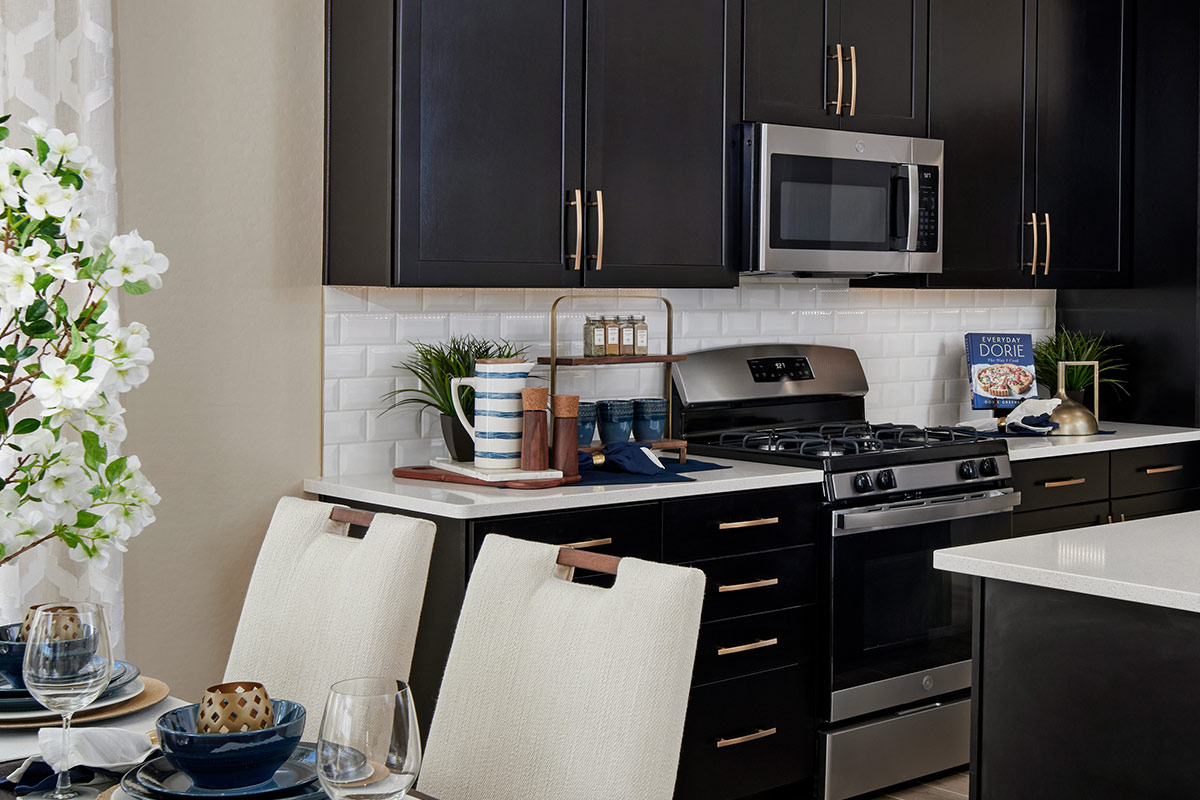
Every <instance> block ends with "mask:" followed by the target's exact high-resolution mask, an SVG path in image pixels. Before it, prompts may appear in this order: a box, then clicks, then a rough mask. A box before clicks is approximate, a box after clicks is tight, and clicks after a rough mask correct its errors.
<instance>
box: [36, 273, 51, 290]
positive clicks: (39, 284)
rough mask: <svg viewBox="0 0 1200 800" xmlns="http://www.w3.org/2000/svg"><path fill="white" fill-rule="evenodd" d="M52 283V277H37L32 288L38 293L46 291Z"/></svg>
mask: <svg viewBox="0 0 1200 800" xmlns="http://www.w3.org/2000/svg"><path fill="white" fill-rule="evenodd" d="M52 283H54V276H53V275H38V276H37V278H35V279H34V281H33V288H34V289H36V290H37V291H39V292H44V291H46V287H47V286H49V285H50V284H52Z"/></svg>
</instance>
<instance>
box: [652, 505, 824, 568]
mask: <svg viewBox="0 0 1200 800" xmlns="http://www.w3.org/2000/svg"><path fill="white" fill-rule="evenodd" d="M819 491H820V490H819V489H817V488H814V487H811V486H796V487H785V488H782V489H771V490H769V491H760V492H738V493H736V494H721V495H712V496H708V497H693V498H689V499H687V500H668V501H666V502H664V503H663V509H662V523H663V560H664V561H667V562H670V563H679V562H684V561H697V560H699V559H703V558H718V557H720V556H730V555H739V554H742V553H750V552H754V551H756V550H774V549H778V548H780V547H790V546H792V545H799V544H809V543H811V542H813V541H815V540H816V517H817V499H818V497H819Z"/></svg>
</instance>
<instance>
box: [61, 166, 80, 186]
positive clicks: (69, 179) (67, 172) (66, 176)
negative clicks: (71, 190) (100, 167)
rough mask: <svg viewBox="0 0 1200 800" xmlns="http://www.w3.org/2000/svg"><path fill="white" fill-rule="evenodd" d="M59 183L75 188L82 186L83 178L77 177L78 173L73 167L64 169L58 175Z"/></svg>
mask: <svg viewBox="0 0 1200 800" xmlns="http://www.w3.org/2000/svg"><path fill="white" fill-rule="evenodd" d="M58 180H59V183H61V184H62V185H63V186H68V185H70V186H74V187H75V188H76V189H82V188H83V178H81V177H79V173H78V172H76V171H75V170H73V169H64V170H63V171H62V173H61V174H60V175H59V178H58Z"/></svg>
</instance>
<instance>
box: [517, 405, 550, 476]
mask: <svg viewBox="0 0 1200 800" xmlns="http://www.w3.org/2000/svg"><path fill="white" fill-rule="evenodd" d="M549 396H550V390H549V389H546V388H542V387H537V388H533V389H522V390H521V407H522V408H523V409H524V410H525V413H524V415H523V417H522V420H521V469H527V470H538V469H546V468H548V467H549V466H550V445H549V442H548V441H547V431H546V400H547V399H548V398H549Z"/></svg>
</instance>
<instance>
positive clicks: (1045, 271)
mask: <svg viewBox="0 0 1200 800" xmlns="http://www.w3.org/2000/svg"><path fill="white" fill-rule="evenodd" d="M1036 229H1037V228H1036V226H1035V228H1034V230H1036ZM1043 266H1044V269H1043V270H1042V274H1043V275H1049V274H1050V212H1049V211H1047V212H1046V260H1045V262H1043Z"/></svg>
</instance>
